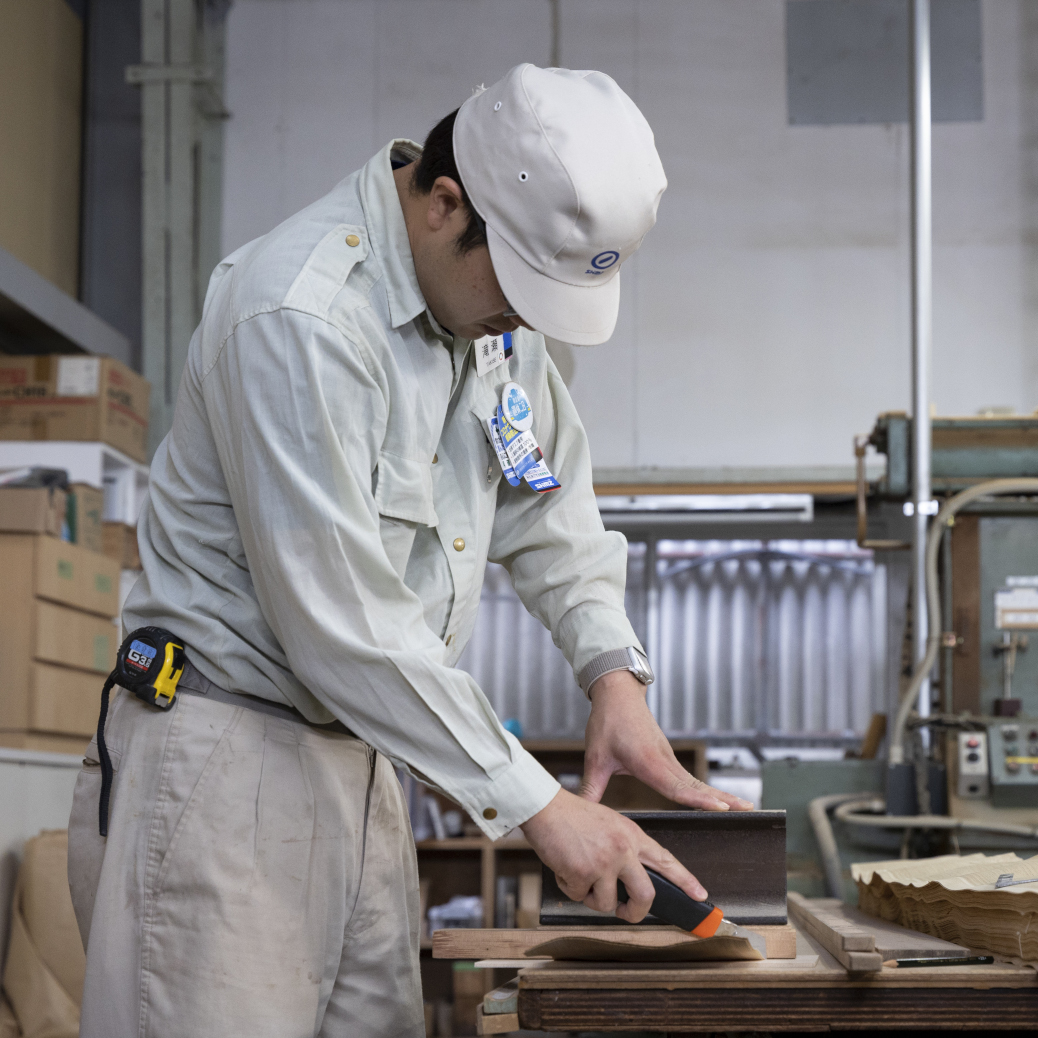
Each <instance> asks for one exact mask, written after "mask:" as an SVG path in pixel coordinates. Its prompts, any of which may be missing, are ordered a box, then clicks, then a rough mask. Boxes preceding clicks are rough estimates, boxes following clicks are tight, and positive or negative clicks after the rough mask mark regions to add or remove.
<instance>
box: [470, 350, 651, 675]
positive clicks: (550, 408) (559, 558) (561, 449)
mask: <svg viewBox="0 0 1038 1038" xmlns="http://www.w3.org/2000/svg"><path fill="white" fill-rule="evenodd" d="M531 388H532V387H526V389H527V392H530V391H531ZM531 403H532V404H533V410H534V416H535V419H534V434H535V436H536V437H537V440H538V442H539V444H540V447H541V449H542V450H543V451H544V456H545V461H546V462H547V464H548V466H549V468H551V470H552V472H553V474H554V475H555V476H556V478H557V479H558V480H559V482H560V483H561V484H562V486H561V488H560V489H559V490H555V491H552V492H551V493H550V494H548V495H545V496H542V495H538V494H534V493H532V492H531V491H530V490H529V488H528V487H525V486H522V487H515V488H513V487H511V486H509V485H508V484H507V483H504V482H502V485H501V489H500V491H499V494H498V501H497V514H496V517H495V520H494V533H493V539H492V542H491V550H490V559H491V561H493V562H499V563H501V564H502V565H504V566H505V567H506V568H507V569H508V571H509V574H510V576H511V579H512V584H513V586H514V587H515V590H516V593H517V594H518V595H519V598H520V599H521V600H522V602H523V605H525V606H526V608H527V609H528V610H529V611H530V612H531V613H532V614H533V615H534V616H536V617H537V618H538V619H539V620H540V621H541V622H542V623H543V624H544V626H545V627H547V628H548V630H550V631H551V632H552V638H553V639H554V641H555V644H556V645H557V646H558V647H559V648H560V649H561V650H562V652H563V654H564V655H565V656H566V658H567V660H569V663H570V665H571V666H572V667H573V671H574V674H575V675H576V674H579V673H580V671H581V670H582V669H583V668H584V666H585V665H586V664H587V663H588V662H589V661H590V660H592V659H594V657H595V656H598V655H599V654H600V653H603V652H608V651H610V650H611V649H621V648H626V647H627V646H630V645H635V646H638V647H639V648H640V647H641V643H640V642H639V641H638V637H637V635H636V634H635V633H634V628H633V627H632V626H631V623H630V621H629V620H628V619H627V612H626V610H625V608H624V590H625V587H626V584H627V540H626V538H625V537H624V536H623V534H621V533H617V532H615V531H607V530H606V529H605V528H604V526H603V525H602V516H601V514H600V513H599V511H598V506H597V504H596V501H595V492H594V486H593V484H592V479H591V454H590V451H589V448H588V441H587V435H586V434H585V432H584V427H583V425H582V424H581V422H580V418H579V416H578V415H577V411H576V408H575V406H574V404H573V401H572V399H571V398H570V395H569V391H568V390H567V389H566V386H565V384H564V383H563V381H562V378H561V376H560V375H559V373H558V371H557V370H556V368H555V366H554V364H552V362H551V360H550V359H549V360H548V362H547V371H546V376H545V380H544V382H543V384H542V385H540V386H539V387H536V389H534V390H533V394H532V400H531ZM545 497H546V498H547V499H545Z"/></svg>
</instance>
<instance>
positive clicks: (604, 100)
mask: <svg viewBox="0 0 1038 1038" xmlns="http://www.w3.org/2000/svg"><path fill="white" fill-rule="evenodd" d="M454 159H455V161H456V162H457V164H458V172H459V173H460V174H461V179H462V181H463V182H464V185H465V190H466V192H467V193H468V196H469V199H470V200H471V202H472V205H473V207H474V208H475V210H476V212H477V213H479V215H480V216H481V217H482V218H483V220H484V221H485V223H486V225H487V243H488V245H489V248H490V259H491V261H492V262H493V264H494V273H495V274H496V275H497V280H498V283H499V284H500V285H501V291H502V292H503V293H504V294H505V297H506V298H507V299H508V302H509V304H510V305H511V307H512V309H513V310H515V311H516V312H517V313H518V314H519V316H520V317H522V319H523V320H524V321H525V322H526V323H527V324H529V325H530V326H531V327H533V328H536V329H537V330H538V331H540V332H543V333H544V334H545V335H549V336H551V337H552V338H553V339H560V340H561V341H563V342H569V343H574V344H575V345H578V346H594V345H596V344H597V343H600V342H605V341H606V339H608V338H609V336H610V335H612V334H613V329H614V328H615V326H616V315H617V311H618V310H619V307H620V265H621V264H622V263H623V261H624V260H625V259H627V258H628V257H629V256H631V255H632V254H633V253H634V252H635V251H636V250H637V248H638V246H639V245H641V243H642V239H643V238H644V237H645V235H646V234H647V233H648V231H649V228H650V227H652V225H653V224H654V223H655V222H656V208H657V206H658V205H659V203H660V196H661V195H662V194H663V192H664V190H666V187H667V178H666V176H665V175H664V173H663V165H662V163H661V162H660V157H659V155H657V154H656V145H655V143H654V141H653V136H652V130H651V129H650V127H649V124H648V123H647V122H646V121H645V116H643V115H642V113H641V112H640V111H639V110H638V107H637V106H636V105H635V103H634V102H633V101H632V100H631V99H630V98H629V97H628V96H627V95H626V94H625V93H624V92H623V91H622V90H621V89H620V88H619V87H618V86H617V85H616V83H615V82H614V81H613V80H612V79H610V77H609V76H607V75H606V74H605V73H604V72H586V71H585V72H575V71H572V70H571V69H565V68H548V69H543V68H538V67H537V66H536V65H529V64H526V65H517V66H516V67H515V68H514V69H512V71H511V72H509V73H508V75H506V76H505V77H504V79H501V80H499V81H498V82H497V83H495V84H494V85H493V86H492V87H490V88H488V89H486V90H482V91H480V92H478V93H476V94H475V95H473V96H472V97H470V98H469V99H468V100H467V101H466V102H465V103H464V104H463V105H462V106H461V109H460V110H459V111H458V115H457V118H456V120H455V122H454Z"/></svg>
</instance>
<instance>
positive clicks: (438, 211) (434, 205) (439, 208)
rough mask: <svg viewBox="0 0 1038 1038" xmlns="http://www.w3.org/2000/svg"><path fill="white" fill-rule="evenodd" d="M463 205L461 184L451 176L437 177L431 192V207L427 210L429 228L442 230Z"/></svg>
mask: <svg viewBox="0 0 1038 1038" xmlns="http://www.w3.org/2000/svg"><path fill="white" fill-rule="evenodd" d="M461 206H462V199H461V185H460V184H459V183H458V182H457V181H456V180H452V179H451V178H450V177H437V178H436V180H435V181H434V182H433V186H432V190H431V191H430V192H429V207H428V210H427V212H426V219H427V220H428V221H429V230H431V231H439V230H442V229H443V228H444V227H445V226H446V225H447V224H448V223H449V222H450V220H451V217H452V216H453V215H454V214H455V213H456V212H457V211H458V210H459V209H460V208H461Z"/></svg>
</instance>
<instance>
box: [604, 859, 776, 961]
mask: <svg viewBox="0 0 1038 1038" xmlns="http://www.w3.org/2000/svg"><path fill="white" fill-rule="evenodd" d="M645 871H646V872H647V873H648V874H649V879H651V880H652V885H653V887H655V889H656V896H655V898H653V902H652V907H651V908H650V909H649V911H650V912H652V914H653V915H654V916H655V917H656V918H657V919H659V920H660V922H663V923H670V924H672V925H673V926H677V927H679V928H680V929H682V930H685V931H686V932H688V933H690V934H692V936H693V937H744V938H746V940H747V941H749V942H750V946H751V947H753V948H755V949H756V950H757V951H759V952H760V955H761V958H762V959H766V958H767V957H768V947H767V944H766V943H765V941H764V937H763V936H762V935H761V934H759V933H754V932H753V931H752V930H747V929H746V927H744V926H737V925H736V924H735V923H732V922H729V921H728V920H727V919H725V917H724V913H723V912H722V911H721V909H719V908H717V907H715V906H714V905H712V904H710V902H709V901H695V900H693V899H692V898H690V897H689V896H688V894H686V893H685V892H684V891H683V890H682V889H681V888H680V887H676V886H674V884H673V883H671V881H670V880H669V879H664V878H663V877H662V876H661V875H660V874H659V873H658V872H653V870H652V869H646V870H645ZM616 897H617V900H618V901H622V902H627V901H628V900H630V899H629V897H628V894H627V888H626V887H625V886H624V885H623V881H622V880H617V881H616Z"/></svg>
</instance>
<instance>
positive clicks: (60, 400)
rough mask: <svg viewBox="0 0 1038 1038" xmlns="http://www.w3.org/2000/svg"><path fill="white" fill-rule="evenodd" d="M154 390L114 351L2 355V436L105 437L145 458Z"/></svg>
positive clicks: (0, 407) (39, 438)
mask: <svg viewBox="0 0 1038 1038" xmlns="http://www.w3.org/2000/svg"><path fill="white" fill-rule="evenodd" d="M150 396H151V386H150V384H149V383H148V381H147V380H146V379H143V378H141V376H140V375H138V374H137V373H136V372H134V371H131V370H130V369H129V368H128V367H127V366H126V365H125V364H122V363H120V362H119V361H117V360H114V359H113V358H112V357H93V356H90V355H88V354H76V355H74V356H56V355H50V356H40V357H8V356H0V440H84V441H98V440H99V441H101V442H102V443H107V444H109V445H110V446H112V447H115V448H116V449H117V450H121V451H122V452H123V453H124V454H127V455H129V456H130V457H131V458H134V459H135V460H137V461H145V460H146V458H147V445H148V407H149V400H150Z"/></svg>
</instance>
